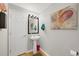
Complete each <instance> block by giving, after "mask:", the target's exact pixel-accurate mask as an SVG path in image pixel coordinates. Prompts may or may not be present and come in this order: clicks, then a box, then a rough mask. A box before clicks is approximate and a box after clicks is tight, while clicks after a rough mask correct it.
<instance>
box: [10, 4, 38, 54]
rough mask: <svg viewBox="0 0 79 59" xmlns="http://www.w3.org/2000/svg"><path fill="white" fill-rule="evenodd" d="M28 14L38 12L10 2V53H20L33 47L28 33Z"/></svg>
mask: <svg viewBox="0 0 79 59" xmlns="http://www.w3.org/2000/svg"><path fill="white" fill-rule="evenodd" d="M28 14H32V15H35V16H37V13H34V12H32V11H29V10H27V9H24V8H22V7H20V6H17V5H15V4H9V53H10V54H9V55H19V54H21V53H23V52H26V51H28V50H31V49H32V45H33V44H32V40H31V39H29V36H30V35H28Z"/></svg>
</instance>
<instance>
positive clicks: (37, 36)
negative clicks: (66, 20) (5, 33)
mask: <svg viewBox="0 0 79 59" xmlns="http://www.w3.org/2000/svg"><path fill="white" fill-rule="evenodd" d="M39 38H40V35H32V36H31V37H30V39H32V40H38V39H39Z"/></svg>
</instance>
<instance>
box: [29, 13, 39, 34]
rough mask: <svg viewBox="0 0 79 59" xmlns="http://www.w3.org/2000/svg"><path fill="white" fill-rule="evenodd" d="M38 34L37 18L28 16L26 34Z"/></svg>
mask: <svg viewBox="0 0 79 59" xmlns="http://www.w3.org/2000/svg"><path fill="white" fill-rule="evenodd" d="M38 33H39V18H38V17H37V16H34V15H30V14H29V15H28V34H38Z"/></svg>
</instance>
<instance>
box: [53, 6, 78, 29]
mask: <svg viewBox="0 0 79 59" xmlns="http://www.w3.org/2000/svg"><path fill="white" fill-rule="evenodd" d="M77 21H78V19H77V7H76V6H67V7H65V8H62V9H60V10H58V11H56V12H55V13H53V14H52V15H51V29H56V30H58V29H70V30H71V29H72V30H74V29H77V24H78V23H77Z"/></svg>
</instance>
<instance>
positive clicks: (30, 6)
mask: <svg viewBox="0 0 79 59" xmlns="http://www.w3.org/2000/svg"><path fill="white" fill-rule="evenodd" d="M15 5H17V6H20V7H22V8H25V9H27V10H30V11H33V12H36V13H40V12H42V11H44V10H45V9H46V8H48V7H49V6H50V5H51V3H15Z"/></svg>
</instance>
